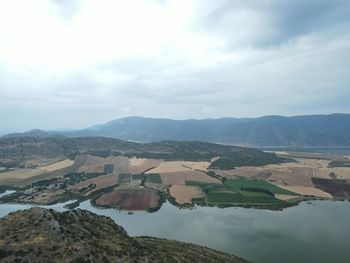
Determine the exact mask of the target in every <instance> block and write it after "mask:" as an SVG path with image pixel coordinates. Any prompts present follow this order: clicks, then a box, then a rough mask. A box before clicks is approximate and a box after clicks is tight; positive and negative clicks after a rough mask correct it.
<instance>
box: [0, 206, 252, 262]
mask: <svg viewBox="0 0 350 263" xmlns="http://www.w3.org/2000/svg"><path fill="white" fill-rule="evenodd" d="M0 261H1V262H204V261H205V262H237V263H238V262H246V261H245V260H243V259H241V258H238V257H235V256H233V255H228V254H224V253H222V252H219V251H215V250H212V249H209V248H206V247H201V246H197V245H193V244H186V243H182V242H178V241H170V240H164V239H158V238H151V237H138V238H132V237H130V236H128V234H127V233H126V231H125V230H124V229H123V228H122V227H121V226H119V225H117V224H115V223H114V221H113V220H112V219H111V218H109V217H105V216H98V215H96V214H93V213H91V212H89V211H86V210H79V209H77V210H72V211H67V212H63V213H58V212H56V211H54V210H48V209H43V208H31V209H28V210H24V211H17V212H14V213H11V214H9V215H8V216H6V217H4V218H2V219H0Z"/></svg>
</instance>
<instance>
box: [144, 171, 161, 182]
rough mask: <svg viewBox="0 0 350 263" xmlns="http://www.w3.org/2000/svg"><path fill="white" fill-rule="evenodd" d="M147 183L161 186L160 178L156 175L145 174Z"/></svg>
mask: <svg viewBox="0 0 350 263" xmlns="http://www.w3.org/2000/svg"><path fill="white" fill-rule="evenodd" d="M147 182H148V183H154V184H161V183H162V178H161V177H160V174H157V173H154V174H147Z"/></svg>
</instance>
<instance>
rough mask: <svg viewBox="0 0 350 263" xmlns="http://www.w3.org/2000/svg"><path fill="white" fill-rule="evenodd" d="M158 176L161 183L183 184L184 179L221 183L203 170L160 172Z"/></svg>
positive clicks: (184, 182)
mask: <svg viewBox="0 0 350 263" xmlns="http://www.w3.org/2000/svg"><path fill="white" fill-rule="evenodd" d="M160 177H161V178H162V182H163V184H166V185H178V184H183V185H184V184H186V181H198V182H208V183H221V181H220V180H218V179H215V178H213V177H210V176H208V175H207V174H205V173H203V172H199V171H193V170H187V171H179V172H167V173H161V174H160Z"/></svg>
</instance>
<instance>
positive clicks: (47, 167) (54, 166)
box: [38, 159, 74, 172]
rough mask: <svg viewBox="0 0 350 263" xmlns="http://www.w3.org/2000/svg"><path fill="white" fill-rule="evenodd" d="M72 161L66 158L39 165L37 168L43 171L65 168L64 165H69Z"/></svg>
mask: <svg viewBox="0 0 350 263" xmlns="http://www.w3.org/2000/svg"><path fill="white" fill-rule="evenodd" d="M73 163H74V161H72V160H69V159H67V160H63V161H61V162H57V163H52V164H49V165H45V166H41V167H39V168H38V169H40V170H42V171H43V172H53V171H56V170H60V169H63V168H66V167H70V166H72V165H73Z"/></svg>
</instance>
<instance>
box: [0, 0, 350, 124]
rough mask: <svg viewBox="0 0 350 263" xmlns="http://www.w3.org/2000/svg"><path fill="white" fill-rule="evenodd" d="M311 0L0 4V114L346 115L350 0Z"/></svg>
mask: <svg viewBox="0 0 350 263" xmlns="http://www.w3.org/2000/svg"><path fill="white" fill-rule="evenodd" d="M311 2H312V3H311ZM311 2H310V3H305V2H303V1H299V0H294V1H293V0H290V1H284V2H283V3H281V2H279V1H274V0H266V1H249V2H247V1H238V0H235V1H226V0H218V1H211V0H166V1H156V0H153V1H152V0H144V1H140V0H129V1H122V0H85V1H84V0H79V1H74V2H72V1H67V0H53V1H49V0H32V1H24V0H22V1H21V0H11V1H6V0H4V1H0V111H1V114H0V121H6V120H10V119H11V118H12V119H13V118H18V121H17V122H15V123H14V124H13V127H11V128H16V127H17V128H22V127H27V128H34V127H38V126H41V127H42V128H58V127H69V126H74V127H79V126H89V125H91V124H94V123H98V122H101V121H107V120H108V119H113V118H116V117H121V116H125V115H129V114H130V115H145V116H155V117H173V118H180V119H183V118H193V117H198V118H201V117H222V116H236V117H239V116H259V115H264V114H287V115H292V114H307V113H328V112H336V111H345V112H349V111H350V108H349V107H350V106H349V104H348V102H347V101H346V100H345V98H346V97H349V96H350V94H349V93H350V91H349V87H348V83H349V80H350V79H349V78H350V77H349V74H348V73H347V72H348V71H349V62H348V61H350V51H349V50H350V33H349V32H350V30H349V29H350V26H349V25H350V22H349V19H348V18H347V16H346V10H350V4H347V1H345V0H344V1H337V2H336V3H328V2H327V3H326V2H322V3H320V4H319V5H316V4H315V2H314V1H311ZM298 7H299V8H298ZM299 10H304V12H305V15H304V16H300V14H299V13H298V12H299ZM303 25H304V27H303ZM43 112H47V113H48V114H55V117H56V118H55V119H53V118H51V117H45V114H43ZM36 116H41V119H40V121H39V120H38V119H37V118H36ZM21 118H27V119H30V118H32V122H27V123H26V124H24V123H23V124H21V121H20V119H21ZM73 119H74V120H73ZM21 125H22V126H21ZM29 126H30V127H29Z"/></svg>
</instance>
